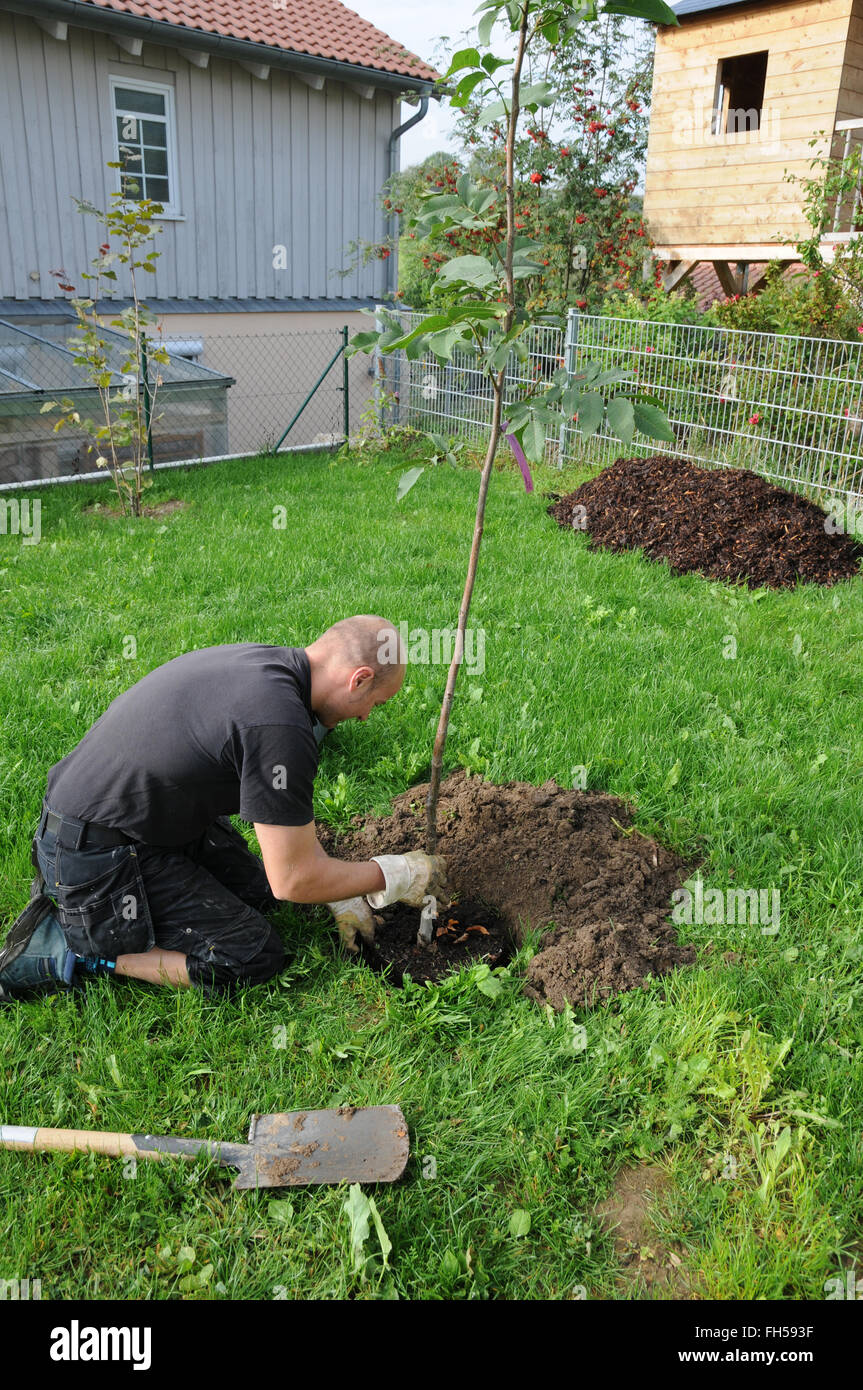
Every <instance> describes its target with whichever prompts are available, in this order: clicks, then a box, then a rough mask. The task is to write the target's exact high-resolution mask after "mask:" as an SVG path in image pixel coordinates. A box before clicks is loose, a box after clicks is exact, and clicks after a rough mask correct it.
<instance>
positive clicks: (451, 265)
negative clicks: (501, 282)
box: [438, 256, 498, 290]
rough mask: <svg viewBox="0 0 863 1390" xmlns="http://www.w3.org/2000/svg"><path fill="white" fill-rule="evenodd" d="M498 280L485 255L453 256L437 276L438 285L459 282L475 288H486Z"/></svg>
mask: <svg viewBox="0 0 863 1390" xmlns="http://www.w3.org/2000/svg"><path fill="white" fill-rule="evenodd" d="M497 281H498V277H497V274H496V272H495V270H494V268H493V266H492V264H491V262H490V261H489V259H488V257H487V256H453V258H452V260H451V261H447V263H446V265H445V266H444V267H443V269H442V270H441V273H440V275H439V276H438V284H439V285H451V284H453V283H455V282H461V283H463V284H465V285H472V286H473V288H474V289H477V290H487V289H489V288H490V287H491V286H492V285H496V284H497Z"/></svg>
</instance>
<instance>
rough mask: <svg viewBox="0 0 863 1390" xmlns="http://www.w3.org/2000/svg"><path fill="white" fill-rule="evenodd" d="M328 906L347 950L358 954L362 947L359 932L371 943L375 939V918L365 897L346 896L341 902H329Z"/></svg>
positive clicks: (364, 939)
mask: <svg viewBox="0 0 863 1390" xmlns="http://www.w3.org/2000/svg"><path fill="white" fill-rule="evenodd" d="M327 907H328V908H329V909H330V912H331V913H332V914H333V916H334V917H335V919H336V926H337V927H338V929H339V936H340V937H341V940H342V945H343V946H344V948H345V950H346V951H350V952H351V954H352V955H356V953H357V951H358V950H359V949H360V948H359V946H358V945H357V932H359V934H360V936H361V937H362V938H363V941H367V942H368V943H369V945H371V943H372V942H373V941H374V939H375V918H374V917H373V916H372V910H371V908H370V907H369V905H368V903H367V902H366V900H365V898H344V899H342V901H341V902H337V903H327Z"/></svg>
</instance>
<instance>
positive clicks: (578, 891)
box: [319, 771, 695, 1009]
mask: <svg viewBox="0 0 863 1390" xmlns="http://www.w3.org/2000/svg"><path fill="white" fill-rule="evenodd" d="M427 790H428V787H427V784H423V785H421V786H417V787H412V788H410V789H409V790H408V791H406V792H403V793H402V794H401V796H397V797H396V798H395V800H394V801H393V805H392V813H391V814H390V815H388V816H382V817H368V818H366V819H363V818H361V817H359V816H356V817H354V820H353V822H352V824H351V826H350V827H349V829H348V830H347V831H345V832H344V834H342V835H336V834H335V833H334V832H332V831H330V830H329V829H328V828H327V827H325V826H319V836H320V840H321V843H322V844H323V846H324V848H325V850H326V851H327V853H329V854H333V855H336V856H338V858H340V859H350V860H361V859H369V858H371V856H372V855H373V854H404V853H406V852H407V851H408V850H412V849H423V848H424V846H425V797H426V792H427ZM631 821H632V811H631V809H630V807H628V806H627V805H626V803H625V802H623V801H620V800H619V799H618V798H617V797H614V796H609V795H607V794H606V793H605V792H583V791H573V790H570V789H568V788H565V787H561V786H558V784H557V783H556V782H553V781H549V782H546V783H544V784H543V785H542V786H541V787H534V786H531V785H530V784H529V783H527V782H509V783H507V784H506V785H504V786H495V785H494V784H493V783H491V782H486V781H484V780H483V779H482V778H480V777H468V776H467V774H466V773H465V772H464V771H458V772H454V773H453V774H452V776H450V777H448V778H447V779H446V780H445V781H444V782H443V784H442V786H441V793H440V801H439V803H438V831H439V844H438V852H439V853H440V854H442V855H444V856H445V858H446V860H447V864H448V869H449V880H450V887H451V889H452V890H453V891H454V892H455V893H457V894H460V895H461V899H462V902H464V903H467V900H468V899H470V900H471V908H470V911H471V912H472V911H473V910H474V905H475V904H477V903H481V904H484V905H485V906H487V907H489V908H493V909H496V910H497V911H498V913H499V914H500V919H501V922H502V923H503V925H504V926H505V927H506V928H507V930H508V932H509V933H510V934H511V935H512V937H513V938H514V939H515V940H516V941H518V940H520V939H521V934H522V931H523V930H524V929H525V928H528V927H529V928H531V929H534V930H537V929H538V930H540V931H542V932H544V933H545V935H544V936H543V938H542V941H541V943H540V949H539V951H538V952H537V954H536V955H535V956H534V957H533V959H532V960H531V962H530V964H529V966H528V970H527V981H526V984H525V993H526V994H528V995H530V997H531V998H533V999H535V1000H536V1001H537V1002H539V1003H541V1004H546V1003H549V1004H551V1005H552V1006H553V1007H554V1008H555V1009H562V1008H563V1007H564V1005H565V1004H566V1003H567V1001H568V1002H569V1003H570V1004H572V1005H579V1006H584V1007H590V1006H591V1005H593V1004H597V1003H601V1002H602V1001H604V1000H606V999H608V998H609V997H611V996H612V995H614V994H617V993H619V992H620V991H622V990H628V989H636V988H639V987H642V986H644V985H645V983H646V982H647V980H648V979H649V978H650V977H651V976H659V975H663V974H665V973H666V972H667V971H669V970H673V969H674V968H675V967H676V966H679V965H685V964H689V963H691V962H692V961H693V960H694V958H695V953H694V951H693V948H692V947H691V946H681V944H680V942H679V940H678V936H677V932H676V930H675V928H674V926H673V925H672V923H671V922H670V921H668V920H667V919H668V918H669V916H670V904H671V894H672V891H673V890H674V889H675V888H677V887H679V886H680V885H681V883H683V881H684V880H685V879H686V878H687V877H688V876H689V873H690V871H691V866H689V865H687V864H685V863H684V862H683V861H682V860H681V859H680V858H679V857H678V856H677V855H675V854H673V853H671V851H669V850H667V849H665V848H664V847H663V846H662V845H660V844H659V843H658V842H657V841H655V840H651V839H648V838H647V837H646V836H644V835H640V834H639V833H638V831H636V830H633V829H630V828H629V827H630V825H631ZM440 908H441V922H440V925H444V924H445V923H446V922H447V920H448V917H449V916H451V915H453V914H451V913H445V909H444V905H443V904H441V905H440ZM401 911H402V912H403V911H404V910H403V909H402V910H401ZM419 915H420V914H419V910H418V909H416V908H413V909H410V910H409V911H408V912H406V913H404V925H403V926H402V928H401V932H402V935H403V947H402V955H401V957H400V958H399V961H400V964H401V965H402V966H403V968H404V969H405V970H406V971H407V973H409V974H410V975H411V977H412V978H413V979H416V980H420V979H425V978H430V979H437V978H439V974H438V973H434V974H431V973H428V974H426V973H425V972H424V970H423V961H422V960H421V959H418V958H417V956H416V955H414V956H413V957H412V959H411V961H410V963H408V962H407V960H406V959H405V955H406V954H407V953H409V952H412V951H413V949H414V945H415V938H416V933H417V928H418V926H419ZM468 915H470V914H468ZM472 921H473V922H475V921H476V918H475V917H474V918H473V919H472ZM471 924H472V923H468V925H471ZM379 930H380V931H381V942H380V945H381V946H382V947H383V948H384V949H385V951H386V952H388V953H389V955H390V958H391V959H394V958H395V955H394V952H395V949H396V948H395V947H394V945H393V940H392V935H391V933H390V932H389V931H388V932H386V933H385V932H384V929H383V928H381V929H379ZM489 944H490V943H489V942H488V939H487V938H486V937H484V936H483V935H482V934H481V933H471V934H470V937H469V941H468V942H466V943H462V945H461V947H460V948H457V949H459V950H460V952H461V953H462V954H461V955H460V956H459V957H458V959H451V960H447V961H446V962H445V963H446V965H447V968H448V969H454V968H457V967H458V966H459V965H461V964H468V963H469V962H470V960H471V959H473V960H480V959H483V957H484V954H485V953H487V952H488V949H489Z"/></svg>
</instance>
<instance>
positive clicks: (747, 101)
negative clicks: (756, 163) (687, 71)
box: [713, 53, 768, 135]
mask: <svg viewBox="0 0 863 1390" xmlns="http://www.w3.org/2000/svg"><path fill="white" fill-rule="evenodd" d="M767 57H768V55H767V53H742V54H741V55H740V56H739V57H737V58H722V59H720V62H719V71H718V74H717V80H716V106H715V108H714V115H713V134H714V135H734V134H735V133H736V132H737V131H740V130H760V128H761V113H762V111H763V109H764V85H765V82H766V80H767Z"/></svg>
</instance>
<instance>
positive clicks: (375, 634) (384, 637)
mask: <svg viewBox="0 0 863 1390" xmlns="http://www.w3.org/2000/svg"><path fill="white" fill-rule="evenodd" d="M312 650H314V651H315V652H316V653H320V654H321V655H322V656H324V657H325V658H326V659H327V660H330V661H338V662H339V663H340V664H342V665H344V666H350V667H351V668H352V669H356V668H357V667H358V666H368V667H369V669H370V670H371V671H372V673H373V675H374V684H375V685H379V684H385V683H386V682H387V681H388V680H392V678H393V677H394V675H395V674H396V670H397V668H399V667H404V665H405V655H404V651H403V643H402V642H401V639H400V637H399V631H398V628H397V627H395V626H394V625H393V624H392V623H390V622H388V621H387V619H386V618H377V617H375V616H374V614H371V613H360V614H358V615H357V616H356V617H355V618H342V619H341V621H340V622H338V623H333V625H332V627H328V628H327V630H326V632H323V633H321V635H320V637H318V638H317V639H316V641H314V642H313V643H312V645H311V647H307V648H306V652H307V653H309V652H311V651H312Z"/></svg>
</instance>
